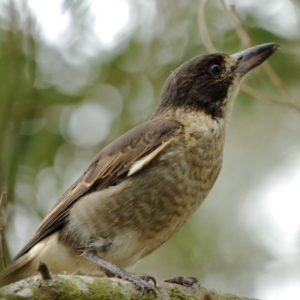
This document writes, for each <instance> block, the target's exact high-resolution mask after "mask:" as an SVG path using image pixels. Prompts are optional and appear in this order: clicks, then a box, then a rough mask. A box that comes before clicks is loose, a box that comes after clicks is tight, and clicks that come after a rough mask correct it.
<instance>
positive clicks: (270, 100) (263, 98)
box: [241, 83, 300, 113]
mask: <svg viewBox="0 0 300 300" xmlns="http://www.w3.org/2000/svg"><path fill="white" fill-rule="evenodd" d="M241 90H242V91H243V92H245V93H247V94H249V95H251V96H253V97H254V98H256V99H258V100H259V101H261V102H264V103H268V104H275V105H279V106H285V107H290V108H293V109H295V110H297V111H298V112H299V113H300V107H299V106H298V105H295V104H294V103H290V102H282V101H277V100H275V99H273V98H269V97H266V96H265V95H263V94H261V93H260V92H258V91H257V90H256V89H253V88H252V87H250V86H249V85H247V84H245V83H244V84H242V86H241Z"/></svg>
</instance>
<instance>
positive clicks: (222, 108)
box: [153, 43, 279, 118]
mask: <svg viewBox="0 0 300 300" xmlns="http://www.w3.org/2000/svg"><path fill="white" fill-rule="evenodd" d="M277 47H279V45H278V44H275V43H268V44H263V45H259V46H256V47H253V48H249V49H247V50H244V51H242V52H238V53H236V54H233V55H228V54H224V53H213V54H208V55H201V56H197V57H194V58H192V59H190V60H188V61H187V62H185V63H183V64H182V65H181V66H179V67H178V68H177V69H176V70H175V71H174V72H173V73H172V74H171V75H170V76H169V78H168V79H167V81H166V83H165V85H164V88H163V91H162V94H161V99H160V103H159V105H158V107H157V109H156V111H155V113H154V115H153V117H155V116H156V115H158V114H161V113H163V112H165V111H166V110H170V109H174V108H175V109H176V108H186V109H189V110H200V111H203V112H204V113H206V114H208V115H210V116H211V117H213V118H225V117H226V116H227V115H229V114H230V112H231V108H232V105H233V100H234V98H235V96H236V94H237V91H238V89H239V85H240V82H241V80H242V78H243V77H244V75H245V74H247V73H248V72H249V71H250V70H252V69H253V68H255V67H257V66H258V65H260V64H261V63H262V62H264V61H265V60H266V59H267V58H268V57H269V56H270V55H271V54H272V53H273V52H274V51H275V50H276V49H277Z"/></svg>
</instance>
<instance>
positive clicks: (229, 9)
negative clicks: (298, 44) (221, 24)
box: [198, 0, 300, 113]
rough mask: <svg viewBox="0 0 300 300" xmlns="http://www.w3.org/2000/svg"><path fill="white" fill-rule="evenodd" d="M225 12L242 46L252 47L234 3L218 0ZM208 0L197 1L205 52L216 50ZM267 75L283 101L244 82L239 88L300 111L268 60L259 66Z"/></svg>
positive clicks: (299, 107)
mask: <svg viewBox="0 0 300 300" xmlns="http://www.w3.org/2000/svg"><path fill="white" fill-rule="evenodd" d="M220 1H221V3H222V5H223V8H224V10H225V12H226V13H227V14H228V16H229V19H230V20H231V21H232V23H233V25H234V26H235V29H236V33H237V35H238V36H239V38H240V40H241V42H242V44H243V46H244V47H245V48H246V47H247V48H249V47H252V46H253V45H254V44H253V42H252V39H251V37H250V35H249V34H248V32H247V30H246V29H245V27H244V26H243V23H242V21H241V19H240V17H239V16H238V14H237V13H236V11H235V8H234V5H230V4H228V3H227V2H226V0H220ZM207 2H208V0H200V2H199V9H198V26H199V32H200V35H201V38H202V41H203V44H204V47H205V49H206V50H207V52H217V49H216V47H215V46H214V44H213V42H212V41H211V39H210V36H209V32H208V28H207V23H206V19H205V9H206V5H207ZM261 67H262V68H263V70H264V72H265V74H266V75H267V77H268V78H269V79H270V81H271V82H272V83H273V84H274V85H275V86H276V87H277V88H278V89H279V90H280V91H281V93H282V94H283V96H284V99H286V100H285V101H278V100H275V99H272V98H269V97H266V96H264V95H262V94H261V93H259V92H257V91H256V90H254V89H252V88H251V87H250V86H248V85H246V84H244V83H243V84H242V86H241V89H242V90H243V91H244V92H245V93H247V94H249V95H251V96H253V97H255V98H256V99H258V100H259V101H262V102H264V103H270V104H276V105H280V106H285V107H289V108H292V109H295V110H297V111H298V112H299V113H300V105H298V104H297V103H296V101H295V100H294V99H293V98H292V97H291V95H290V93H289V92H288V90H287V89H286V87H285V85H284V84H283V82H282V81H281V79H280V78H279V77H278V76H277V74H276V72H275V71H274V70H273V68H272V67H271V65H270V64H269V62H268V61H266V62H264V63H263V64H262V66H261Z"/></svg>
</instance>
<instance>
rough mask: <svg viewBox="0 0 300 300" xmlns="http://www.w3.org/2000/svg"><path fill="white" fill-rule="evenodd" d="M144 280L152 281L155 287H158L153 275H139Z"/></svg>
mask: <svg viewBox="0 0 300 300" xmlns="http://www.w3.org/2000/svg"><path fill="white" fill-rule="evenodd" d="M138 276H139V277H140V278H141V279H142V280H145V281H146V282H149V281H152V283H153V285H154V287H155V288H156V280H155V278H154V277H153V276H150V275H146V274H142V275H138Z"/></svg>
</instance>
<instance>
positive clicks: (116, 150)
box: [14, 119, 182, 260]
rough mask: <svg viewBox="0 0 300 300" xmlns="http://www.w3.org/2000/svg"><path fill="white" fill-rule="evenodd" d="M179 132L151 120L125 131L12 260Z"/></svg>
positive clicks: (162, 121)
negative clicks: (77, 205)
mask: <svg viewBox="0 0 300 300" xmlns="http://www.w3.org/2000/svg"><path fill="white" fill-rule="evenodd" d="M181 129H182V125H181V124H180V123H178V122H176V121H172V120H167V119H156V120H150V121H148V122H146V123H143V124H141V125H139V126H137V127H135V128H133V129H132V130H130V131H128V132H127V133H125V134H124V135H122V136H121V137H119V138H118V139H116V140H115V141H114V142H112V143H111V144H109V145H108V146H107V147H106V148H104V149H103V150H102V151H101V152H100V153H99V154H98V155H97V156H96V157H95V159H94V160H93V162H92V163H91V165H90V166H89V167H88V168H87V170H86V171H85V172H84V173H83V174H82V176H81V177H80V178H79V179H78V180H77V181H75V183H74V184H73V185H72V186H71V187H70V188H69V189H68V190H67V191H66V192H65V194H64V195H63V196H62V197H61V198H60V199H59V200H58V202H57V203H56V204H55V206H54V207H53V208H52V210H51V211H50V212H49V214H48V215H47V216H46V217H45V219H44V220H43V221H42V223H41V224H40V226H39V228H38V229H37V231H36V233H35V235H34V236H33V238H32V239H31V240H30V241H29V243H28V244H27V245H26V246H25V247H24V248H23V249H22V250H21V251H20V252H19V254H18V255H17V256H16V257H15V258H14V260H16V259H18V258H19V257H21V256H22V255H24V254H25V253H26V252H28V251H29V250H30V249H31V248H32V247H33V246H34V245H36V244H37V243H38V242H40V241H41V240H42V239H44V238H45V237H47V236H49V235H50V234H51V233H53V232H55V231H57V230H58V229H59V228H60V227H61V226H62V225H63V224H64V222H65V219H66V217H67V216H68V214H69V211H70V208H71V207H72V206H73V204H74V203H75V202H76V201H78V200H79V199H80V198H81V197H82V196H84V195H87V194H89V193H91V192H93V191H99V190H103V189H105V188H107V187H109V186H111V185H114V184H116V183H118V182H120V181H121V180H123V179H124V178H126V176H131V175H132V174H133V173H136V172H138V171H139V170H140V169H142V168H143V166H144V165H146V164H148V163H149V162H150V161H151V160H152V159H153V158H154V157H156V155H158V154H159V153H160V152H161V151H162V150H163V149H164V148H165V146H166V145H167V144H168V143H169V142H170V140H171V139H172V138H173V137H174V136H176V135H177V134H178V133H179V131H180V130H181Z"/></svg>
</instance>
